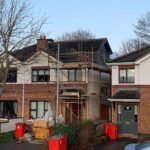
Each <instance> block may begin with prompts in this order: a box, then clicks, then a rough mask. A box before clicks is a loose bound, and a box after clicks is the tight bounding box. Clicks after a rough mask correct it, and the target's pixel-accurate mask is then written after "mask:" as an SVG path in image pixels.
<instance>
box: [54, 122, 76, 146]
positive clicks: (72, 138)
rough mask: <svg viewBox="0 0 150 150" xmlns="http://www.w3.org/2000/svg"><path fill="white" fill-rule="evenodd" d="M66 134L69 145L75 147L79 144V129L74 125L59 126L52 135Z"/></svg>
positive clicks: (55, 127)
mask: <svg viewBox="0 0 150 150" xmlns="http://www.w3.org/2000/svg"><path fill="white" fill-rule="evenodd" d="M59 134H66V135H67V141H68V145H69V146H70V145H75V144H76V143H77V136H78V128H77V127H76V126H74V125H61V124H57V125H55V126H54V128H53V132H52V135H59Z"/></svg>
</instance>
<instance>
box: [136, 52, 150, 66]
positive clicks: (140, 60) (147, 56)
mask: <svg viewBox="0 0 150 150" xmlns="http://www.w3.org/2000/svg"><path fill="white" fill-rule="evenodd" d="M149 57H150V54H148V55H146V56H145V57H142V58H141V59H139V60H138V61H136V62H135V63H136V64H140V63H141V62H142V61H144V60H145V59H147V58H149Z"/></svg>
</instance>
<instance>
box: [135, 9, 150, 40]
mask: <svg viewBox="0 0 150 150" xmlns="http://www.w3.org/2000/svg"><path fill="white" fill-rule="evenodd" d="M134 32H135V34H136V35H137V37H139V38H141V39H142V40H143V41H144V42H146V43H150V12H146V14H145V15H143V16H142V17H140V18H139V19H138V21H137V24H136V25H135V30H134Z"/></svg>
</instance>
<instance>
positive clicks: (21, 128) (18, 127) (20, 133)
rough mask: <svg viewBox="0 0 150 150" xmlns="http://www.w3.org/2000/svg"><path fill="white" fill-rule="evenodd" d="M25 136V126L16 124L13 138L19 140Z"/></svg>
mask: <svg viewBox="0 0 150 150" xmlns="http://www.w3.org/2000/svg"><path fill="white" fill-rule="evenodd" d="M24 134H25V124H24V123H17V124H16V130H15V138H16V139H20V138H21V137H23V136H24Z"/></svg>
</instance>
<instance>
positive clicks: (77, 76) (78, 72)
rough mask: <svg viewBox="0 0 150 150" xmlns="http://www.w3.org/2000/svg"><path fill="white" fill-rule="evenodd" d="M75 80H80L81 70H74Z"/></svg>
mask: <svg viewBox="0 0 150 150" xmlns="http://www.w3.org/2000/svg"><path fill="white" fill-rule="evenodd" d="M76 81H82V71H81V70H76Z"/></svg>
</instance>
